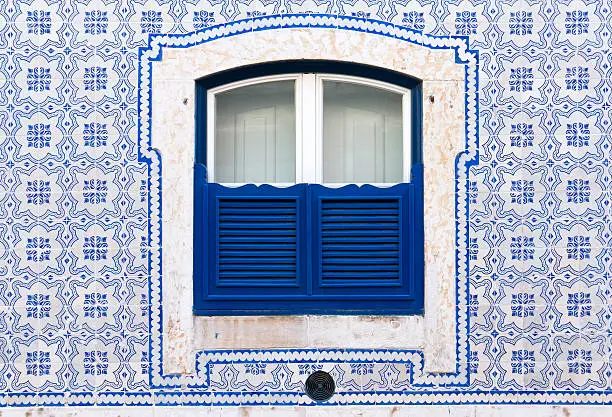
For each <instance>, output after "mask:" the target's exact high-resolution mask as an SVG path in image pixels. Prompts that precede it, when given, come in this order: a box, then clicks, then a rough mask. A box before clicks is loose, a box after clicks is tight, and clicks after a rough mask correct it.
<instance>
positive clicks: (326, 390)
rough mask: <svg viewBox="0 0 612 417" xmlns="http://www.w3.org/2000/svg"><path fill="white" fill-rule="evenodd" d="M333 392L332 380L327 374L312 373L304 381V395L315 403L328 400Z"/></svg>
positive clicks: (334, 385)
mask: <svg viewBox="0 0 612 417" xmlns="http://www.w3.org/2000/svg"><path fill="white" fill-rule="evenodd" d="M335 390H336V384H335V383H334V378H332V376H331V375H330V374H328V373H327V372H323V371H317V372H314V373H312V374H311V375H310V376H309V377H308V379H307V380H306V394H308V396H309V397H310V398H312V399H313V400H315V401H319V402H321V401H327V400H329V399H330V398H331V397H332V395H334V391H335Z"/></svg>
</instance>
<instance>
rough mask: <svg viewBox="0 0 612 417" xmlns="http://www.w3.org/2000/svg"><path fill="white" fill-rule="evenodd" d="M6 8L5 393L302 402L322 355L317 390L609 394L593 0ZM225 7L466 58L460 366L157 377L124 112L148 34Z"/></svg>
mask: <svg viewBox="0 0 612 417" xmlns="http://www.w3.org/2000/svg"><path fill="white" fill-rule="evenodd" d="M5 6H6V7H2V8H0V35H1V36H0V50H1V51H2V53H1V54H0V86H1V87H2V88H1V89H0V104H1V106H0V121H1V123H0V143H1V144H2V146H0V218H1V219H2V220H1V221H0V276H1V277H2V279H0V307H1V308H0V373H1V374H2V375H3V377H2V378H0V394H1V395H0V397H1V398H0V405H6V404H7V403H10V404H14V405H21V406H29V405H32V406H33V405H45V404H48V405H51V404H53V405H64V404H68V405H83V404H85V405H93V404H99V405H111V404H115V405H119V404H126V405H152V404H154V403H155V402H158V403H164V402H166V403H167V404H173V405H178V404H184V403H185V402H186V401H191V403H192V404H200V405H210V404H214V405H219V404H260V403H261V402H262V401H264V400H262V398H265V401H266V403H272V404H310V402H309V401H310V400H309V399H308V398H307V397H306V395H305V394H304V392H303V384H304V381H305V379H306V377H307V376H308V375H309V374H310V373H312V372H314V371H316V370H325V371H327V372H330V373H331V374H332V375H333V376H334V378H335V380H336V382H337V387H338V394H336V396H334V398H333V399H332V402H331V404H333V405H340V404H363V403H368V404H370V403H376V404H398V403H417V404H420V403H430V402H431V401H433V400H435V399H436V398H437V397H435V396H436V395H445V396H446V397H445V398H446V399H445V401H446V402H448V403H481V402H483V401H484V400H486V401H490V402H498V403H505V402H511V401H515V399H516V397H513V394H514V393H516V392H517V391H521V392H525V393H526V394H524V396H523V397H522V398H523V399H522V401H526V402H529V401H535V400H536V398H537V400H538V401H554V402H557V403H589V402H598V403H610V402H612V401H611V398H612V397H610V394H612V391H611V389H612V385H611V383H610V381H611V380H610V365H609V364H610V361H611V360H612V357H611V354H610V351H611V349H610V345H611V344H612V338H611V337H610V334H609V333H610V329H611V328H612V315H611V314H610V309H609V306H610V302H611V301H612V298H611V295H612V287H611V279H610V277H611V275H610V274H612V256H611V252H610V247H611V246H610V244H611V242H612V224H611V219H612V216H611V214H612V212H611V211H610V210H611V209H612V198H611V197H612V195H611V190H612V167H610V164H611V159H610V150H611V146H612V143H611V139H610V137H609V131H610V126H611V118H610V116H611V111H612V110H611V109H610V103H611V90H610V88H611V84H610V81H609V80H610V76H611V73H612V67H611V62H612V61H611V60H610V57H609V53H608V49H609V48H610V46H611V45H612V41H611V36H610V30H609V29H610V27H609V23H608V22H609V21H610V5H609V4H608V3H606V2H604V1H584V0H575V1H571V2H568V1H560V0H559V1H558V0H553V1H550V2H547V3H546V4H544V3H542V2H506V1H503V2H502V1H495V0H492V1H487V2H484V1H472V0H457V1H448V2H447V1H429V0H410V1H403V0H398V1H383V2H370V1H340V2H331V1H324V0H304V1H297V0H296V1H287V2H260V1H250V0H245V1H233V0H227V1H226V0H220V1H217V0H190V1H176V0H171V1H158V0H154V1H147V2H137V1H127V2H123V3H121V4H120V3H118V2H67V1H57V2H48V1H45V0H33V1H28V2H26V1H15V2H9V3H7V4H6V5H5ZM240 19H247V20H248V22H249V25H250V26H249V28H248V31H249V32H251V31H253V30H267V29H271V28H276V30H283V29H279V28H281V27H283V28H284V27H317V26H329V25H332V26H333V27H335V28H336V29H335V30H358V31H362V32H367V33H368V34H369V35H368V36H396V38H397V39H400V40H402V41H406V42H408V43H418V44H420V45H424V46H426V47H430V48H434V47H435V48H445V49H448V50H449V51H453V53H455V56H456V57H457V59H458V62H460V63H462V64H463V65H464V66H465V68H466V75H467V76H468V82H467V83H466V85H465V86H464V88H465V90H466V103H465V111H466V138H465V153H463V154H461V155H460V156H459V157H458V159H457V165H456V168H457V169H456V176H457V178H456V180H457V184H458V189H457V195H456V203H457V213H456V221H457V231H458V239H461V244H462V245H461V247H462V248H463V249H459V250H458V251H457V253H456V257H457V262H458V266H459V268H458V270H459V272H458V276H457V288H458V290H459V291H458V310H457V315H456V318H457V322H458V329H459V331H458V334H457V335H456V336H457V369H456V372H453V373H449V374H441V375H433V374H429V373H427V372H426V371H425V369H426V366H425V365H426V364H425V363H424V359H423V355H422V352H419V351H411V350H403V351H402V350H400V351H390V350H351V349H348V350H342V351H337V350H332V349H328V350H326V349H322V350H308V349H306V350H292V349H285V350H270V351H256V350H252V351H236V352H231V353H228V352H220V351H203V352H199V353H198V354H197V357H196V362H197V373H196V375H194V376H191V377H184V378H179V377H177V376H174V375H166V374H164V373H163V367H162V364H163V358H162V355H161V352H162V349H161V346H162V343H163V335H162V334H160V332H159V329H158V328H157V327H156V326H157V325H158V324H159V322H160V308H161V306H160V302H163V301H159V300H160V299H159V296H160V295H161V291H160V288H161V284H162V281H161V280H162V278H161V276H160V274H159V270H158V269H157V268H156V266H157V265H159V263H160V262H159V261H160V256H161V255H160V246H159V244H160V242H159V241H158V240H156V239H158V238H159V236H158V235H155V230H158V227H157V226H158V225H159V220H160V219H159V210H158V207H157V206H156V204H159V198H160V195H161V194H160V190H159V189H158V186H159V179H160V172H161V170H160V161H159V155H157V154H156V153H155V152H154V151H152V150H151V149H150V143H149V142H148V136H147V132H146V128H145V126H143V123H142V121H143V120H145V119H146V117H143V113H139V112H142V111H144V109H145V108H146V106H147V105H148V103H147V101H146V97H147V96H148V95H150V92H151V91H150V85H149V84H147V82H148V81H150V79H149V78H148V72H147V71H148V68H149V63H150V62H151V61H153V60H155V59H158V58H159V53H162V54H163V49H165V48H172V47H184V46H185V45H194V44H202V43H204V42H205V37H206V36H208V35H209V34H213V33H214V36H230V35H232V36H240V34H239V33H241V31H242V30H243V29H241V28H242V26H240V23H235V22H236V21H238V20H240ZM281 19H284V20H281ZM356 22H358V23H356ZM402 31H403V32H402ZM237 33H238V34H237ZM145 113H146V112H145ZM162 197H163V195H162ZM534 391H538V396H537V397H535V396H534V394H527V393H529V392H534ZM568 392H569V393H571V396H569V395H568ZM187 393H188V395H186V394H187ZM211 394H214V395H215V396H214V397H211ZM187 397H189V399H188V400H187Z"/></svg>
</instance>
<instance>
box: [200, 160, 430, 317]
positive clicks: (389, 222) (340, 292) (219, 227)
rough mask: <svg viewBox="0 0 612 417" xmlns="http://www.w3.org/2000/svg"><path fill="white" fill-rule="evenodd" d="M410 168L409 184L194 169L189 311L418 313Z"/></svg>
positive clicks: (419, 248) (416, 225)
mask: <svg viewBox="0 0 612 417" xmlns="http://www.w3.org/2000/svg"><path fill="white" fill-rule="evenodd" d="M418 168H420V166H419V167H418ZM418 168H417V169H415V170H414V173H415V176H414V179H413V182H412V183H410V184H398V185H395V186H392V187H387V188H378V187H373V186H369V185H366V186H361V187H357V186H355V185H349V186H346V187H342V188H328V187H324V186H321V185H313V184H298V185H295V186H292V187H287V188H275V187H272V186H268V185H264V186H254V185H245V186H242V187H237V188H230V187H224V186H222V185H219V184H209V183H206V181H205V178H203V177H204V175H203V174H202V173H200V175H201V178H199V179H198V180H197V181H198V183H197V185H196V212H197V211H198V210H200V212H201V213H206V215H204V216H201V217H199V218H196V236H195V239H196V242H197V243H196V258H197V259H196V262H195V267H194V274H195V276H196V279H195V285H194V291H195V292H194V299H195V304H194V311H195V312H196V313H198V314H211V315H215V314H221V315H224V314H230V315H231V314H303V313H312V314H338V313H340V314H343V313H344V314H381V313H383V314H410V313H420V312H422V309H423V282H422V275H423V243H422V242H423V240H422V214H421V213H422V194H421V193H422V189H421V188H420V184H422V176H421V170H420V169H418ZM200 171H202V170H200ZM196 174H197V173H196Z"/></svg>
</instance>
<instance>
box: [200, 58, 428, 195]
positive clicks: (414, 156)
mask: <svg viewBox="0 0 612 417" xmlns="http://www.w3.org/2000/svg"><path fill="white" fill-rule="evenodd" d="M420 85H421V84H420V81H419V80H417V79H414V78H411V77H408V76H406V75H404V74H400V73H396V72H394V71H390V70H386V69H381V68H377V67H372V66H368V65H361V64H351V63H346V62H330V61H307V60H303V61H281V62H276V63H270V62H269V63H263V64H257V65H253V66H248V67H241V68H236V69H232V70H229V71H223V72H220V73H216V74H212V75H210V76H207V77H204V78H202V79H200V80H198V81H197V89H198V120H199V123H198V130H197V143H196V159H197V162H198V163H201V164H203V165H205V166H206V167H207V170H208V180H209V181H210V182H218V183H222V184H225V185H228V186H239V185H243V184H247V183H254V184H274V185H276V186H288V185H292V184H299V183H316V184H325V185H327V186H331V187H338V186H342V185H346V184H372V185H378V186H389V185H393V184H398V183H402V182H406V183H407V182H410V181H411V175H412V172H411V171H412V166H413V165H414V164H419V163H420V160H421V150H420V148H421V146H420V130H421V121H420V109H419V108H418V106H417V107H415V106H412V103H413V102H417V103H418V102H419V101H418V100H419V99H420Z"/></svg>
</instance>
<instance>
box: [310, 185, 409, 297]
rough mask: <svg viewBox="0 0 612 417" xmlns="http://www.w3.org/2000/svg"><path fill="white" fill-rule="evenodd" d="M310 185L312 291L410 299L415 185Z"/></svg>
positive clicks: (337, 294)
mask: <svg viewBox="0 0 612 417" xmlns="http://www.w3.org/2000/svg"><path fill="white" fill-rule="evenodd" d="M311 189H312V196H311V204H312V228H313V232H312V238H313V247H314V251H313V257H312V261H313V265H314V277H313V294H316V295H321V296H327V297H335V298H336V299H339V300H341V299H351V298H355V297H358V298H360V299H364V298H365V299H367V298H373V297H382V296H401V297H404V298H406V299H410V297H411V296H412V295H413V293H414V288H413V285H412V282H411V276H412V273H411V268H410V261H411V259H410V258H411V249H412V248H411V242H410V240H411V239H410V236H411V227H410V226H411V224H410V191H411V185H410V184H399V185H396V186H393V187H388V188H378V187H373V186H369V185H366V186H361V187H358V186H356V185H349V186H345V187H342V188H326V187H323V186H318V185H312V186H311Z"/></svg>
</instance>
